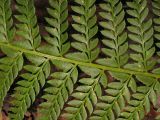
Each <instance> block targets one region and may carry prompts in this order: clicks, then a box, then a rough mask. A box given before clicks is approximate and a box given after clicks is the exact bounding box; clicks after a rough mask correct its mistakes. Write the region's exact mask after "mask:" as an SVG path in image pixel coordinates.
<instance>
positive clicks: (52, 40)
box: [39, 0, 70, 56]
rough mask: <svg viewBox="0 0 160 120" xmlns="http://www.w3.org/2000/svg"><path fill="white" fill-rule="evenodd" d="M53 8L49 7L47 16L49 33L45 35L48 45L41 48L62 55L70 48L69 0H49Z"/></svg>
mask: <svg viewBox="0 0 160 120" xmlns="http://www.w3.org/2000/svg"><path fill="white" fill-rule="evenodd" d="M49 4H50V6H51V8H48V9H47V11H48V14H49V15H50V17H49V18H46V21H47V23H48V24H49V25H48V26H46V31H47V32H48V33H49V35H47V36H45V37H44V38H45V40H46V41H47V43H48V44H47V45H45V46H42V47H40V48H39V50H40V51H41V52H44V53H48V54H51V55H56V56H62V55H64V54H65V53H66V52H67V51H68V50H69V48H70V42H68V33H67V29H68V20H67V18H68V9H67V8H68V2H67V0H49ZM53 51H54V52H53Z"/></svg>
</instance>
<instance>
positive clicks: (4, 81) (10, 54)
mask: <svg viewBox="0 0 160 120" xmlns="http://www.w3.org/2000/svg"><path fill="white" fill-rule="evenodd" d="M1 50H2V51H3V52H4V53H5V54H6V55H7V56H6V57H3V58H1V59H0V76H1V81H0V109H1V107H2V105H3V100H4V97H5V96H6V95H7V92H8V91H9V89H10V86H11V85H12V84H13V81H14V79H15V78H16V77H17V76H18V73H19V71H20V70H21V69H22V67H23V57H22V53H21V52H18V51H14V50H13V49H7V48H5V47H1Z"/></svg>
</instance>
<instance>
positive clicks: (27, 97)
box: [9, 55, 50, 120]
mask: <svg viewBox="0 0 160 120" xmlns="http://www.w3.org/2000/svg"><path fill="white" fill-rule="evenodd" d="M26 57H27V58H28V59H29V61H31V62H33V65H32V64H31V65H25V66H24V70H26V73H24V74H22V75H21V80H20V81H18V82H17V87H15V88H14V94H13V95H12V97H13V101H12V102H11V104H12V107H11V108H10V114H9V116H10V118H11V119H13V120H21V119H23V117H24V113H25V112H26V111H27V109H28V108H29V107H30V106H31V105H32V104H33V102H34V101H35V98H36V96H37V95H38V94H39V91H40V89H41V88H42V87H43V86H44V84H45V80H46V78H47V77H48V76H49V74H50V63H49V61H48V60H47V59H45V58H43V57H38V56H37V57H36V56H32V55H26Z"/></svg>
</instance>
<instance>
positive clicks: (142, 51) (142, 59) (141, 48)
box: [125, 0, 155, 71]
mask: <svg viewBox="0 0 160 120" xmlns="http://www.w3.org/2000/svg"><path fill="white" fill-rule="evenodd" d="M127 5H128V6H129V7H130V10H127V13H128V14H129V15H130V16H131V17H132V18H128V22H129V23H130V24H131V26H129V27H128V30H129V31H130V32H131V33H130V34H129V38H130V39H131V40H132V41H133V42H134V44H131V45H130V46H129V47H130V48H131V49H132V50H133V51H134V52H135V53H132V54H130V58H131V59H132V60H133V61H135V62H134V63H132V64H128V65H126V66H125V67H126V68H128V69H136V70H139V71H148V70H150V69H152V68H153V67H154V65H155V61H154V60H152V59H151V58H152V56H153V54H154V53H155V47H153V42H154V41H153V32H154V30H153V26H152V19H151V18H149V20H148V19H147V17H148V13H149V9H148V7H147V0H138V1H137V0H134V1H133V2H127Z"/></svg>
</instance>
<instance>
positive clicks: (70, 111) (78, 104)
mask: <svg viewBox="0 0 160 120" xmlns="http://www.w3.org/2000/svg"><path fill="white" fill-rule="evenodd" d="M79 67H80V69H81V70H82V71H83V72H84V73H87V74H88V75H89V76H90V77H87V78H81V79H80V80H79V81H78V82H79V84H80V85H79V86H78V87H77V88H76V89H75V92H74V93H73V94H72V95H71V96H72V97H73V98H74V99H73V100H71V101H69V102H68V103H67V104H68V107H66V108H65V109H64V110H65V111H66V112H65V113H64V114H63V115H62V116H63V117H64V118H66V119H71V120H81V119H82V120H85V119H87V116H88V114H89V115H91V114H92V112H93V109H94V105H96V104H97V101H98V98H99V97H101V95H102V88H101V84H102V85H106V83H105V82H104V81H106V80H107V77H106V75H105V74H104V72H103V71H101V70H99V69H94V68H87V67H84V66H79ZM104 83H105V84H104ZM104 87H105V86H104ZM87 113H88V114H87Z"/></svg>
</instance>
